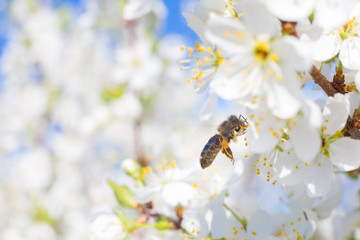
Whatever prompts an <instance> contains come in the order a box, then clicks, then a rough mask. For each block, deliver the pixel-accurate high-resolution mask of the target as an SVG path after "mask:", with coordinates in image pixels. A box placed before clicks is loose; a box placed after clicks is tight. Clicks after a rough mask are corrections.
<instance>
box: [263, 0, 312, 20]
mask: <svg viewBox="0 0 360 240" xmlns="http://www.w3.org/2000/svg"><path fill="white" fill-rule="evenodd" d="M263 2H264V3H265V4H266V5H267V7H268V8H269V10H270V11H271V12H272V13H273V14H274V15H275V16H276V17H278V18H279V19H281V20H284V21H290V22H296V21H299V20H302V19H304V18H306V17H308V16H309V15H310V14H311V12H312V10H313V8H314V0H303V1H296V0H271V1H267V0H264V1H263Z"/></svg>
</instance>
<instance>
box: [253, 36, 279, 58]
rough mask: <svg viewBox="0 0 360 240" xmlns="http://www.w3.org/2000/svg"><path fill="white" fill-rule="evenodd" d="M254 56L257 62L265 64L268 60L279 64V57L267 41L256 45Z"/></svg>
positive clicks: (261, 41) (258, 42)
mask: <svg viewBox="0 0 360 240" xmlns="http://www.w3.org/2000/svg"><path fill="white" fill-rule="evenodd" d="M254 55H255V59H256V61H257V62H260V63H264V62H266V61H267V60H269V59H270V60H272V61H274V62H277V61H278V60H279V59H278V55H277V54H276V53H274V52H273V51H272V50H271V48H270V43H269V41H267V40H260V41H257V42H256V43H255V47H254Z"/></svg>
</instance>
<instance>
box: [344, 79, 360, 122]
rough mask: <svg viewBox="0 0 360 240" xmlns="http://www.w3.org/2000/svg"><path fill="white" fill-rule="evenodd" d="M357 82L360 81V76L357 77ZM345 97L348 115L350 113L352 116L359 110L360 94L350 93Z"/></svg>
mask: <svg viewBox="0 0 360 240" xmlns="http://www.w3.org/2000/svg"><path fill="white" fill-rule="evenodd" d="M357 75H358V74H357ZM359 80H360V75H359ZM359 83H360V82H359ZM358 89H360V88H358ZM346 97H347V99H348V100H349V103H350V112H349V113H350V115H352V114H353V113H354V111H355V109H358V108H359V104H360V94H359V93H358V92H351V93H348V94H346Z"/></svg>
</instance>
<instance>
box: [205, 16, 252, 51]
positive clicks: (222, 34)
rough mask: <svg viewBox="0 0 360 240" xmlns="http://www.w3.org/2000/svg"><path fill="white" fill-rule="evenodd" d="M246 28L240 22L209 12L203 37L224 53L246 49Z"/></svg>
mask: <svg viewBox="0 0 360 240" xmlns="http://www.w3.org/2000/svg"><path fill="white" fill-rule="evenodd" d="M247 32H248V30H247V29H246V28H245V26H244V25H243V24H242V23H241V22H240V21H236V20H234V19H231V18H226V17H223V16H219V15H217V14H214V13H212V14H210V18H209V20H208V22H207V25H206V29H205V38H206V39H207V40H208V41H209V42H210V43H212V44H214V45H216V46H218V47H219V48H220V49H222V50H224V51H225V52H226V53H229V54H234V52H243V51H248V47H250V46H248V44H249V42H248V38H249V36H248V33H247Z"/></svg>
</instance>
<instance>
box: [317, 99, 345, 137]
mask: <svg viewBox="0 0 360 240" xmlns="http://www.w3.org/2000/svg"><path fill="white" fill-rule="evenodd" d="M349 112H350V103H349V100H348V99H347V98H346V96H345V95H342V94H340V93H337V94H335V96H334V97H329V98H328V100H327V101H326V104H325V107H324V111H323V121H324V122H323V125H324V126H323V130H324V134H325V135H332V134H335V133H336V131H338V130H341V129H343V128H344V126H345V123H346V121H347V118H348V115H349Z"/></svg>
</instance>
